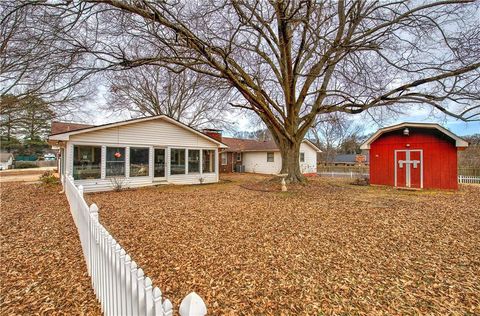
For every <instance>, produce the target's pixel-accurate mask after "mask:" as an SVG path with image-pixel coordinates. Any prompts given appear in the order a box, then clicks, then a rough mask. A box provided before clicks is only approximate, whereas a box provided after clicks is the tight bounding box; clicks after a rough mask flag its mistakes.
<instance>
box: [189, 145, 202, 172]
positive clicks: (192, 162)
mask: <svg viewBox="0 0 480 316" xmlns="http://www.w3.org/2000/svg"><path fill="white" fill-rule="evenodd" d="M198 172H200V150H192V149H189V150H188V173H198Z"/></svg>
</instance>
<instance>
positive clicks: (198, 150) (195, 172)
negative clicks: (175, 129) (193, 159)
mask: <svg viewBox="0 0 480 316" xmlns="http://www.w3.org/2000/svg"><path fill="white" fill-rule="evenodd" d="M192 151H197V152H198V171H193V172H192V171H190V152H192ZM201 156H202V151H201V149H188V153H187V156H186V165H187V170H188V174H200V173H201V167H202V166H201V163H200V162H201V161H202V158H201Z"/></svg>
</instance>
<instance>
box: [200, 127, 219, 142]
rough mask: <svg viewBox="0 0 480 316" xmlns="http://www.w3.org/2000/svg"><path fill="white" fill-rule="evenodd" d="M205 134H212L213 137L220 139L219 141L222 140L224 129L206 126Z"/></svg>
mask: <svg viewBox="0 0 480 316" xmlns="http://www.w3.org/2000/svg"><path fill="white" fill-rule="evenodd" d="M203 133H204V134H205V135H208V136H210V137H211V138H213V139H216V140H218V141H219V142H221V141H222V130H221V129H213V128H205V129H204V130H203Z"/></svg>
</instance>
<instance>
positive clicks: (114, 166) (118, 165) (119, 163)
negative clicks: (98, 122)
mask: <svg viewBox="0 0 480 316" xmlns="http://www.w3.org/2000/svg"><path fill="white" fill-rule="evenodd" d="M105 168H106V170H105V173H106V176H107V177H115V176H122V177H123V176H125V148H121V147H107V161H106V165H105Z"/></svg>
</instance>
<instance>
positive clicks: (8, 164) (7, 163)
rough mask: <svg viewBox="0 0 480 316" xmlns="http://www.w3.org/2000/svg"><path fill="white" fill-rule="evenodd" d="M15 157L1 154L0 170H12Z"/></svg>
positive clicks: (9, 154)
mask: <svg viewBox="0 0 480 316" xmlns="http://www.w3.org/2000/svg"><path fill="white" fill-rule="evenodd" d="M12 164H13V155H12V154H11V153H0V170H7V169H10V168H12Z"/></svg>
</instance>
